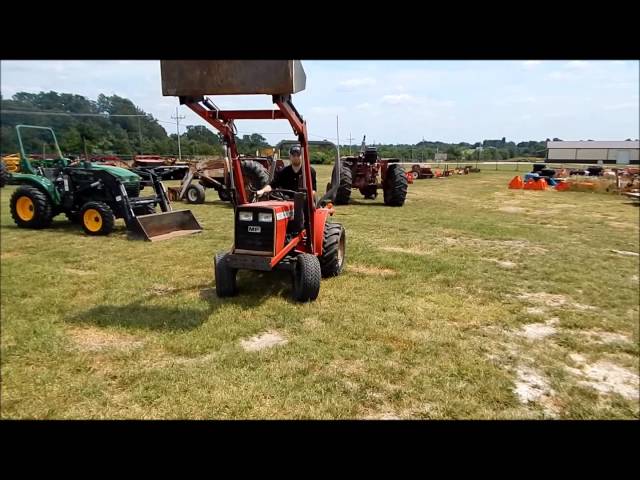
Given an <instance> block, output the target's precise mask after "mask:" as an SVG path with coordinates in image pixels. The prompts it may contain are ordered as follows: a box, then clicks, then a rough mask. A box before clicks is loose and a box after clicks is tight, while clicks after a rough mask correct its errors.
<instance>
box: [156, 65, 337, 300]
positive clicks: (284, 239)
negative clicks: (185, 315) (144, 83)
mask: <svg viewBox="0 0 640 480" xmlns="http://www.w3.org/2000/svg"><path fill="white" fill-rule="evenodd" d="M161 76H162V93H163V95H165V96H177V97H179V100H180V103H181V104H183V105H186V106H187V107H189V108H190V109H191V110H193V111H194V112H195V113H196V114H198V115H199V116H200V117H202V118H203V119H204V120H205V121H206V122H207V123H209V124H210V125H212V126H213V127H214V128H215V129H216V130H218V131H219V132H220V133H221V134H222V137H223V140H224V145H225V149H226V155H227V158H229V159H230V161H231V167H232V168H231V175H230V177H231V178H230V189H229V193H230V195H231V196H232V197H233V199H232V203H233V205H234V242H233V247H232V248H231V251H228V252H221V253H218V254H216V255H215V260H214V270H215V281H216V293H217V295H218V296H219V297H228V296H233V295H236V294H237V292H238V288H237V285H236V274H237V272H238V270H239V269H246V270H258V271H272V270H275V269H284V270H288V271H290V272H291V274H292V280H293V297H294V298H295V300H297V301H301V302H307V301H311V300H315V299H316V298H317V297H318V293H319V292H320V279H321V277H331V276H336V275H339V274H340V273H341V272H342V270H343V268H344V260H345V245H346V235H345V230H344V228H343V227H342V225H340V224H339V223H334V222H331V221H330V218H329V217H330V216H332V215H333V213H334V209H333V205H332V200H333V198H334V196H335V193H336V190H337V187H336V189H333V190H330V191H329V192H327V193H326V194H325V195H324V196H323V197H322V198H320V199H318V200H317V201H316V199H315V197H314V195H313V185H312V178H311V167H310V164H309V146H308V142H307V137H308V135H307V124H306V122H305V121H304V120H303V118H302V116H301V115H300V114H299V113H298V111H297V110H296V109H295V107H294V106H293V103H292V101H291V94H293V93H296V92H299V91H300V90H303V89H304V88H305V82H306V76H305V73H304V70H303V69H302V65H301V63H300V62H299V61H292V60H287V61H282V60H278V61H271V60H258V61H233V60H232V61H219V60H216V61H199V60H189V61H164V60H163V61H161ZM253 94H269V95H271V96H272V100H273V103H274V104H275V105H277V106H278V109H273V110H220V109H219V108H217V107H216V106H215V105H214V104H213V103H212V102H211V100H210V99H209V98H207V97H205V96H204V95H253ZM240 119H247V120H248V119H250V120H280V119H282V120H287V121H288V122H289V124H290V125H291V127H292V128H293V131H294V133H295V134H296V135H297V137H298V140H299V142H300V145H301V149H302V169H303V175H302V177H303V182H302V183H303V185H302V187H301V188H299V189H298V191H290V190H282V189H274V190H273V191H272V192H271V193H269V194H268V195H269V197H270V198H268V199H266V200H264V201H261V199H259V198H256V196H255V195H253V196H252V197H253V199H252V202H249V200H248V199H249V195H248V192H247V188H246V185H245V182H244V179H243V175H242V166H241V158H240V156H239V155H238V150H237V146H236V142H235V131H236V129H235V125H234V121H235V120H240ZM335 174H336V175H339V174H340V166H339V163H338V168H337V169H335ZM335 183H336V185H337V181H336V182H335Z"/></svg>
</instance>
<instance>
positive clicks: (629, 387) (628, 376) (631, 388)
mask: <svg viewBox="0 0 640 480" xmlns="http://www.w3.org/2000/svg"><path fill="white" fill-rule="evenodd" d="M570 357H571V359H572V360H573V361H574V362H576V363H577V364H578V365H579V368H572V367H565V368H566V370H567V371H569V372H570V373H572V374H574V375H575V376H577V377H579V378H583V379H584V380H580V381H579V382H578V383H579V384H580V385H583V386H586V387H589V388H592V389H594V390H596V391H597V392H599V393H601V394H605V395H607V394H611V393H617V394H619V395H621V396H622V397H624V398H626V399H627V400H633V401H638V398H639V393H638V392H639V391H640V379H639V378H638V373H637V372H632V371H630V370H627V369H626V368H623V367H621V366H619V365H616V364H615V363H611V362H609V361H606V360H600V361H598V362H596V363H594V364H588V363H587V362H586V359H585V358H584V357H583V356H582V355H579V354H572V355H570Z"/></svg>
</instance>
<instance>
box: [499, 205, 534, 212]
mask: <svg viewBox="0 0 640 480" xmlns="http://www.w3.org/2000/svg"><path fill="white" fill-rule="evenodd" d="M498 210H500V211H501V212H506V213H525V212H526V211H527V209H526V208H522V207H511V206H507V207H500V208H499V209H498Z"/></svg>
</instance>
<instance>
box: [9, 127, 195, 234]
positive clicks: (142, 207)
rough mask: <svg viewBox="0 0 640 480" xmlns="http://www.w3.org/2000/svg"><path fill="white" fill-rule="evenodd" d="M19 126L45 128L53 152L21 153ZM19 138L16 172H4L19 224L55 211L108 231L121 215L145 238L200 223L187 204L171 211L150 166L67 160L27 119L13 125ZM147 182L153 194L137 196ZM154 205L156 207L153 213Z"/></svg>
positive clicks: (31, 224) (44, 220) (92, 230)
mask: <svg viewBox="0 0 640 480" xmlns="http://www.w3.org/2000/svg"><path fill="white" fill-rule="evenodd" d="M25 130H28V131H30V132H33V131H34V130H36V131H37V133H45V134H48V133H50V134H51V139H52V140H53V142H51V141H50V140H49V143H50V144H52V145H54V146H55V154H56V158H54V159H50V158H49V159H47V158H46V155H44V154H43V155H42V158H41V159H36V158H31V157H29V156H27V155H26V153H25V148H24V143H23V138H22V134H23V132H24V131H25ZM16 131H17V134H18V142H19V144H20V173H13V174H11V175H10V176H9V181H8V183H9V184H12V185H20V186H19V187H18V188H17V189H16V190H15V192H14V193H13V195H12V196H11V202H10V208H11V216H12V217H13V219H14V221H15V223H16V225H18V227H23V228H36V229H41V228H46V227H48V226H49V225H51V221H52V220H53V218H54V217H55V216H56V215H59V214H61V213H64V214H65V215H66V216H67V218H68V219H69V220H71V221H72V222H74V223H80V224H81V225H82V228H83V229H84V231H85V232H86V233H87V234H88V235H108V234H109V233H111V231H112V230H113V227H114V223H115V219H116V218H122V219H124V221H125V224H126V225H127V229H128V231H129V232H130V233H132V234H133V235H134V236H142V237H143V238H145V239H147V240H151V241H155V240H163V239H166V238H172V237H175V236H180V235H186V234H191V233H197V232H200V231H202V227H201V226H200V224H199V223H198V221H197V220H196V219H195V217H194V216H193V214H192V213H191V211H190V210H178V211H172V209H171V205H170V203H169V200H168V197H167V193H166V189H165V187H164V185H163V184H162V183H161V182H160V180H159V178H158V177H157V176H156V175H154V174H153V173H151V172H145V171H138V170H135V169H131V170H128V169H125V168H120V167H113V166H108V165H99V164H96V163H91V162H88V161H81V162H80V161H75V162H71V161H70V160H69V159H67V158H64V157H63V156H62V152H61V151H60V147H59V145H58V140H57V139H56V136H55V133H54V132H53V130H52V129H51V128H48V127H39V126H32V125H18V126H17V127H16ZM145 186H150V187H152V188H153V190H154V194H153V195H150V196H147V197H141V196H140V190H142V189H143V188H144V187H145ZM157 206H159V207H160V209H161V211H162V213H155V211H156V207H157Z"/></svg>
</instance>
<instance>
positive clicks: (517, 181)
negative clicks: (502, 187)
mask: <svg viewBox="0 0 640 480" xmlns="http://www.w3.org/2000/svg"><path fill="white" fill-rule="evenodd" d="M522 187H524V182H523V181H522V177H521V176H520V175H516V176H515V177H513V178H512V179H511V181H510V182H509V188H514V189H519V188H522Z"/></svg>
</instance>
